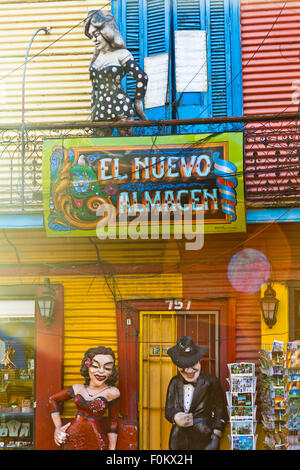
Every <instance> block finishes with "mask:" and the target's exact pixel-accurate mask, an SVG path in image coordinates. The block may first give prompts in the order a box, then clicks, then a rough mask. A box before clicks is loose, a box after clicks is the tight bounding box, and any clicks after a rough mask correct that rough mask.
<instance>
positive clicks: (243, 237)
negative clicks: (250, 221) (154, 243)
mask: <svg viewBox="0 0 300 470" xmlns="http://www.w3.org/2000/svg"><path fill="white" fill-rule="evenodd" d="M247 240H249V241H247ZM244 248H252V249H255V250H259V251H260V252H262V253H263V254H264V255H265V256H266V257H267V259H268V260H269V263H270V266H271V278H272V280H273V281H274V282H276V281H280V282H281V281H283V282H284V281H287V280H294V279H295V280H296V279H299V276H300V270H299V266H300V239H299V224H295V223H290V224H279V223H277V224H269V225H256V224H255V225H248V226H247V233H246V234H228V235H227V234H223V235H222V236H221V239H220V234H218V235H210V236H209V237H206V238H205V243H204V248H203V249H202V250H201V251H199V252H193V251H190V252H188V251H186V252H185V253H184V257H183V259H182V270H183V296H184V298H190V299H199V300H206V301H210V300H211V301H212V302H213V299H215V298H218V297H219V298H226V297H230V296H234V297H236V330H235V332H236V335H235V349H236V360H237V361H250V362H253V361H254V362H257V360H258V351H259V349H260V347H261V311H260V304H259V299H260V291H258V292H256V293H245V292H238V291H237V290H235V289H234V288H233V287H232V285H231V284H230V282H229V280H228V275H227V269H228V265H229V262H230V260H231V258H232V256H233V255H235V254H236V253H238V252H239V251H241V250H243V249H244ZM249 282H250V281H249ZM249 285H250V284H248V286H249ZM282 333H284V332H282ZM221 341H227V338H221Z"/></svg>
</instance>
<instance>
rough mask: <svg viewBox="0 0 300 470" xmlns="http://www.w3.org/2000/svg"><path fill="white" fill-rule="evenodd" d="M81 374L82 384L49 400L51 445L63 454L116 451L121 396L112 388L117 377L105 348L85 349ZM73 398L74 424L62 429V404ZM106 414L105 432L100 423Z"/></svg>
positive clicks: (110, 357)
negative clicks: (106, 424)
mask: <svg viewBox="0 0 300 470" xmlns="http://www.w3.org/2000/svg"><path fill="white" fill-rule="evenodd" d="M80 373H81V375H82V377H83V378H84V379H85V382H84V384H81V383H78V384H74V385H72V386H71V387H68V388H65V389H63V390H61V391H60V392H57V393H55V394H54V395H52V396H51V397H49V405H50V409H51V417H52V421H53V424H54V427H55V430H54V441H55V443H56V444H57V445H58V446H61V447H62V448H63V449H64V450H115V449H116V445H117V438H118V429H119V398H120V392H119V389H118V388H117V387H115V386H114V384H115V382H116V380H117V375H118V374H117V369H116V366H115V355H114V352H113V351H112V349H111V348H106V347H104V346H99V347H97V348H90V349H88V350H87V351H86V352H85V354H84V357H83V359H82V361H81V368H80ZM72 398H73V399H74V403H75V405H76V407H77V414H76V417H75V419H74V420H72V421H71V422H69V423H67V424H65V425H63V424H62V420H61V410H62V407H63V404H64V402H65V401H66V400H70V399H72ZM106 412H108V417H109V426H108V429H105V427H104V423H103V420H102V417H103V416H104V414H105V413H106Z"/></svg>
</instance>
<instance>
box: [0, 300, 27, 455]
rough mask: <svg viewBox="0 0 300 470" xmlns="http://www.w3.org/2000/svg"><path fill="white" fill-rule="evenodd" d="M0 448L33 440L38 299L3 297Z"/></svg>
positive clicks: (0, 312) (21, 446)
mask: <svg viewBox="0 0 300 470" xmlns="http://www.w3.org/2000/svg"><path fill="white" fill-rule="evenodd" d="M0 361H1V366H0V367H1V369H0V418H1V422H0V449H30V448H33V445H34V444H33V442H34V431H35V430H34V388H35V387H34V382H35V302H34V300H32V301H31V300H23V301H20V300H19V301H18V300H17V301H0Z"/></svg>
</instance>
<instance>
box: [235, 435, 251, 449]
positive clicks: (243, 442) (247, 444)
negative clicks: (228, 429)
mask: <svg viewBox="0 0 300 470" xmlns="http://www.w3.org/2000/svg"><path fill="white" fill-rule="evenodd" d="M231 447H232V450H254V436H253V435H249V436H231Z"/></svg>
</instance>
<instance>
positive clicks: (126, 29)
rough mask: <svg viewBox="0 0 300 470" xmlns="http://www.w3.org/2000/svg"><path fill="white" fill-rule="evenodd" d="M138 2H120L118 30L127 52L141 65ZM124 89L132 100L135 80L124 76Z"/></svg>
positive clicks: (128, 0)
mask: <svg viewBox="0 0 300 470" xmlns="http://www.w3.org/2000/svg"><path fill="white" fill-rule="evenodd" d="M140 3H141V2H140V0H122V2H121V7H122V16H121V18H122V20H121V23H120V24H119V28H120V30H121V32H122V35H123V37H124V39H125V42H126V45H127V48H128V50H129V51H130V52H131V54H132V55H133V57H134V58H135V60H136V61H137V63H138V64H141V36H142V34H141V33H142V26H143V25H142V21H141V14H140V12H141V4H140ZM125 83H126V85H125V86H124V88H125V89H126V91H127V93H128V95H129V96H130V98H134V94H135V80H134V78H133V77H132V76H131V75H129V74H128V75H126V78H125Z"/></svg>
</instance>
